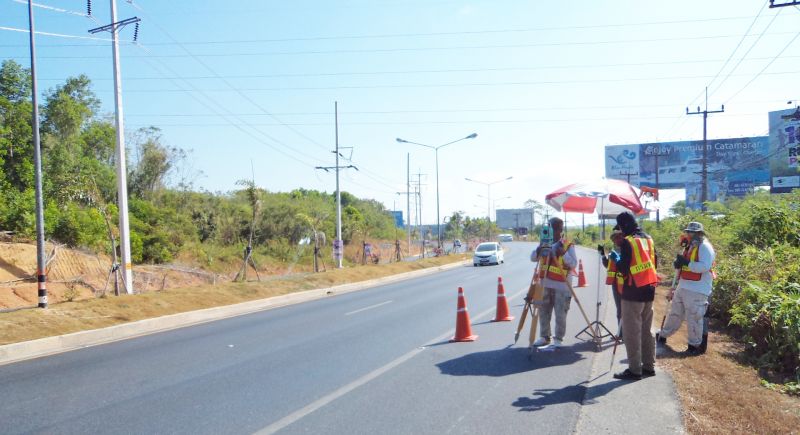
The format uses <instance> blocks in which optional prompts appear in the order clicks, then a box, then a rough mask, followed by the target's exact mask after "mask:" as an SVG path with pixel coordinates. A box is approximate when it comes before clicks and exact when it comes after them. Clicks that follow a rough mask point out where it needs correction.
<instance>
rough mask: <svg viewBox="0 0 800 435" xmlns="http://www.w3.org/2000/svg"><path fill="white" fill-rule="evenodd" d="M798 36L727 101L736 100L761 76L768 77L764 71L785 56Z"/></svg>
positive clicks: (798, 34) (799, 34)
mask: <svg viewBox="0 0 800 435" xmlns="http://www.w3.org/2000/svg"><path fill="white" fill-rule="evenodd" d="M798 36H800V32H798V33H797V34H796V35H794V38H792V40H791V41H789V42H788V43H787V44H786V45H785V46H784V47H783V48H782V49H781V51H779V52H778V54H776V55H775V57H774V58H772V60H771V61H769V63H767V64H766V65H764V68H762V69H761V71H759V72H758V74H756V75H755V76H753V78H752V79H750V81H749V82H747V83H745V85H744V86H742V88H741V89H739V90H738V91H736V93H735V94H733V96H732V97H730V98H728V100H727V101H731V100H733V99H734V98H736V96H737V95H739V94H740V93H741V92H742V91H744V90H745V89H746V88H747V87H748V86H750V84H751V83H753V82H754V81H755V80H756V79H757V78H758V77H760V76H762V75H766V73H764V71H766V70H767V68H769V67H770V65H772V63H773V62H775V60H777V59H778V58H779V57H780V56H781V54H783V52H784V51H786V49H787V48H789V46H790V45H792V43H794V41H795V40H796V39H797V37H798Z"/></svg>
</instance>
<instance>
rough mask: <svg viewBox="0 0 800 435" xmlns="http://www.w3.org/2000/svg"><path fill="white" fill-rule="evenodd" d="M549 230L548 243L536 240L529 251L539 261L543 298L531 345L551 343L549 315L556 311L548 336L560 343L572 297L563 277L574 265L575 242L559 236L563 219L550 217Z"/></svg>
mask: <svg viewBox="0 0 800 435" xmlns="http://www.w3.org/2000/svg"><path fill="white" fill-rule="evenodd" d="M550 227H551V228H552V230H553V240H555V241H556V242H555V243H553V245H552V246H548V245H547V244H544V243H540V244H539V246H538V247H537V248H536V250H535V251H534V252H533V255H531V261H534V262H538V263H539V277H540V278H541V279H542V286H543V287H544V300H543V304H542V305H541V307H540V309H539V333H540V334H541V336H540V337H539V338H538V339H537V340H536V341H535V342H533V345H534V346H547V345H550V344H551V341H550V340H551V332H550V331H551V330H550V319H551V317H552V314H553V312H554V311H555V313H556V330H555V332H556V333H555V335H554V336H552V339H553V340H552V344H553V346H554V347H561V346H562V345H563V341H564V335H565V334H566V333H567V312H569V304H570V301H572V293H571V292H570V290H569V287H567V280H568V279H571V277H570V276H569V271H570V270H572V269H573V268H574V267H575V266H577V265H578V258H577V256H576V255H575V246H573V244H572V243H570V242H568V241H567V240H566V239H562V233H563V231H564V221H562V220H561V219H559V218H557V217H554V218H551V219H550Z"/></svg>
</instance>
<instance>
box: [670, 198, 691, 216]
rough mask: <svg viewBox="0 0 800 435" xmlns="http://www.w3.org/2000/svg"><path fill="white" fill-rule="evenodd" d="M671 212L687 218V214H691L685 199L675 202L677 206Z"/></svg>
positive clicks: (673, 205) (671, 208) (673, 206)
mask: <svg viewBox="0 0 800 435" xmlns="http://www.w3.org/2000/svg"><path fill="white" fill-rule="evenodd" d="M669 212H670V213H672V214H673V215H675V216H686V213H688V212H689V209H688V208H686V201H685V200H683V199H681V200H680V201H675V204H672V207H670V208H669Z"/></svg>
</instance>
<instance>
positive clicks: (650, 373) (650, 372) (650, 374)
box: [642, 369, 656, 378]
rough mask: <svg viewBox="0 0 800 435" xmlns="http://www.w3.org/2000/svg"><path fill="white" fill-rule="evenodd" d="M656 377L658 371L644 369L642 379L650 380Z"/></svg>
mask: <svg viewBox="0 0 800 435" xmlns="http://www.w3.org/2000/svg"><path fill="white" fill-rule="evenodd" d="M655 375H656V369H653V370H647V369H642V377H643V378H649V377H653V376H655Z"/></svg>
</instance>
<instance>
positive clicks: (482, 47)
mask: <svg viewBox="0 0 800 435" xmlns="http://www.w3.org/2000/svg"><path fill="white" fill-rule="evenodd" d="M162 31H163V30H162ZM791 33H792V32H775V33H770V35H784V34H791ZM738 36H739V35H711V36H685V37H676V38H651V39H619V40H608V41H596V40H592V41H577V42H542V43H532V44H494V45H458V46H441V47H394V48H362V49H334V50H297V51H260V52H259V51H254V52H224V53H203V54H196V53H191V52H189V51H188V49H186V48H185V47H183V46H182V45H180V43H178V42H176V44H178V46H179V47H181V48H183V50H184V51H185V52H186V54H164V55H157V56H160V57H166V58H170V59H174V58H182V57H188V58H192V59H195V60H196V61H197V60H198V58H201V57H212V58H215V57H252V56H296V55H320V54H364V53H403V52H419V51H449V50H497V49H509V48H536V47H566V46H594V45H614V44H641V43H655V42H675V41H702V40H713V39H726V38H735V37H738ZM748 36H750V35H748ZM170 39H173V38H171V37H170ZM173 41H174V39H173ZM103 57H104V56H42V59H65V58H69V59H98V58H103Z"/></svg>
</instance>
